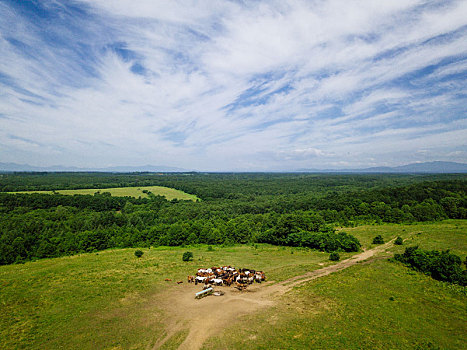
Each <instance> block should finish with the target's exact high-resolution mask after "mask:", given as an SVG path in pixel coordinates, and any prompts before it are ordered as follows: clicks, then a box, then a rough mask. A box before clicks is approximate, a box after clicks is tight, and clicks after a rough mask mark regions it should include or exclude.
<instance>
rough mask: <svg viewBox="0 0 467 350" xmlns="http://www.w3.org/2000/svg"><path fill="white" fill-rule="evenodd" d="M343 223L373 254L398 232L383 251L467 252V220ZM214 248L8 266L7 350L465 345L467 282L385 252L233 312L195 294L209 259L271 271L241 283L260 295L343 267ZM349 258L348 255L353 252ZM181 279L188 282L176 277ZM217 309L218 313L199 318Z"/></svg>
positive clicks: (312, 254)
mask: <svg viewBox="0 0 467 350" xmlns="http://www.w3.org/2000/svg"><path fill="white" fill-rule="evenodd" d="M344 230H345V231H347V232H351V233H352V234H353V235H355V236H356V237H357V238H358V239H359V240H360V241H361V242H362V245H363V248H364V249H372V248H374V247H375V246H374V245H372V244H371V241H372V239H373V237H374V236H376V235H378V234H381V235H382V236H383V238H384V240H385V242H388V241H390V240H392V239H394V238H396V237H397V236H401V237H402V238H403V239H405V241H404V244H403V245H402V246H394V245H393V244H388V245H387V247H388V248H387V249H383V250H382V251H381V253H380V254H379V256H378V257H381V258H384V257H388V256H391V255H392V253H393V252H401V251H403V249H404V247H405V246H407V245H408V244H418V245H420V247H422V248H424V249H451V251H452V252H454V253H456V254H458V255H460V256H461V257H462V260H464V259H465V256H466V254H467V234H466V232H467V224H466V223H465V221H463V220H448V221H443V222H437V223H426V224H413V225H393V224H391V225H379V226H361V227H356V228H344ZM419 233H420V234H419ZM213 248H214V249H208V246H205V245H196V246H190V247H189V250H190V251H191V252H193V260H191V261H186V262H185V261H182V255H183V253H184V252H185V251H186V250H187V247H183V248H182V247H173V248H169V247H158V248H140V249H141V250H142V251H143V252H144V254H143V255H142V256H141V257H140V258H137V257H136V256H135V255H134V252H135V250H136V249H134V248H133V249H114V250H105V251H101V252H98V253H89V254H79V255H75V256H71V257H61V258H55V259H42V260H38V261H35V262H27V263H25V264H16V265H7V266H0V288H1V293H0V349H12V348H28V349H44V348H54V349H55V348H67V349H96V348H99V349H106V348H113V349H128V348H132V349H148V348H149V349H151V348H154V347H156V348H157V347H158V346H161V347H162V348H177V347H178V346H179V345H180V344H186V343H187V342H188V344H191V345H192V348H197V347H202V348H206V349H219V348H229V349H237V348H242V349H250V348H251V349H271V348H275V349H277V348H294V349H309V348H334V349H337V348H339V349H341V348H348V349H353V348H355V349H357V348H368V349H370V348H371V349H375V348H376V349H377V348H407V349H409V348H417V347H419V348H424V349H425V348H430V346H431V347H432V348H437V347H440V348H452V349H457V348H461V346H462V344H465V343H466V341H467V337H466V334H467V326H466V324H467V312H466V308H465V305H466V303H467V297H466V292H465V287H464V288H462V287H459V286H454V287H453V286H451V285H448V284H446V283H442V282H439V281H435V280H433V279H431V278H430V277H428V276H425V275H423V274H420V273H417V272H415V271H412V270H410V269H408V268H406V267H405V266H403V265H401V264H398V263H394V262H389V261H387V260H384V259H383V260H378V257H376V259H374V260H372V261H368V262H362V263H359V264H355V265H354V266H352V267H349V268H348V269H345V270H342V271H339V272H335V273H333V274H330V275H328V276H323V277H321V278H318V279H315V280H311V281H308V282H304V283H302V284H300V285H299V286H296V287H294V288H292V289H291V290H289V291H288V292H286V293H285V294H277V295H276V294H274V293H272V294H271V295H270V296H269V297H268V299H264V298H263V299H261V300H259V299H258V303H257V306H255V307H252V308H251V311H254V312H249V310H246V308H241V309H240V310H243V311H241V312H239V310H233V311H232V310H230V309H228V308H226V309H225V310H223V309H222V308H221V307H218V306H220V305H222V303H223V301H222V300H227V299H223V298H227V297H224V296H219V297H215V296H209V297H206V298H204V299H201V300H195V299H194V291H199V290H200V289H201V288H198V287H199V286H194V284H191V283H190V284H188V283H187V282H186V276H187V275H190V274H193V271H196V269H197V268H198V267H199V266H219V265H232V266H239V267H241V266H254V267H255V268H257V269H258V270H262V271H264V272H265V273H266V274H267V277H268V281H269V282H266V283H261V284H256V285H255V288H254V289H252V290H250V289H247V290H246V291H245V292H239V291H236V290H235V289H234V288H232V287H230V290H234V291H235V293H238V294H236V295H234V297H235V298H237V297H240V298H241V296H242V293H247V295H248V298H250V299H252V300H254V299H255V296H256V295H258V298H259V295H260V294H261V293H260V292H261V291H262V290H266V289H267V288H271V290H274V288H275V287H274V286H276V285H279V284H280V283H279V282H281V281H285V280H287V279H289V278H292V277H294V276H300V275H304V274H306V273H308V272H310V271H314V270H318V269H321V268H323V267H327V266H330V265H333V264H334V262H331V261H329V259H328V258H329V254H328V253H325V252H318V251H313V250H309V249H305V248H290V247H276V246H271V245H266V244H258V245H236V246H232V247H221V246H214V247H213ZM292 253H293V254H292ZM340 255H341V260H345V259H347V258H349V257H351V256H352V255H353V253H344V252H341V253H340ZM166 279H169V280H171V281H166ZM180 280H183V281H185V282H184V283H182V284H177V283H176V281H180ZM218 288H220V289H221V290H229V289H227V288H229V287H218ZM258 288H259V289H258ZM255 293H256V294H255ZM235 298H234V299H235ZM237 299H238V298H237ZM229 300H230V301H232V302H233V299H229ZM177 303H179V304H182V305H189V306H190V307H187V308H186V317H185V318H184V320H185V321H183V320H182V321H181V322H180V320H179V319H176V318H175V317H174V313H172V312H171V307H172V306H173V305H176V304H177ZM229 303H230V302H229ZM225 304H226V303H224V305H225ZM227 304H228V303H227ZM252 305H254V304H252ZM207 307H209V309H214V310H219V311H218V312H217V313H213V314H210V315H205V314H203V313H202V312H199V313H198V311H200V310H204V309H206V308H207ZM182 316H184V315H182ZM197 317H199V319H198V318H197ZM203 320H204V321H207V320H211V321H212V326H213V327H216V332H217V333H216V334H215V336H214V337H211V338H208V339H207V340H206V341H202V340H200V339H198V342H197V339H196V336H195V333H194V332H193V328H192V327H193V326H192V325H193V324H198V325H203V322H204V321H203ZM192 321H197V322H192ZM227 321H228V322H227ZM167 329H172V330H173V331H172V332H167ZM163 340H164V341H163Z"/></svg>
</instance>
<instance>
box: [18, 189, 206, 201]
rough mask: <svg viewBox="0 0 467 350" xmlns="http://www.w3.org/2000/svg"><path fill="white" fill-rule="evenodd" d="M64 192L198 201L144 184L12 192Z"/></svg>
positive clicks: (173, 191) (66, 193)
mask: <svg viewBox="0 0 467 350" xmlns="http://www.w3.org/2000/svg"><path fill="white" fill-rule="evenodd" d="M54 192H55V193H59V194H64V195H68V196H73V195H75V194H81V195H86V194H90V195H93V194H95V193H96V192H98V193H105V192H108V193H110V194H111V195H112V196H114V197H134V198H138V197H141V198H148V192H151V193H153V194H154V195H155V196H163V197H165V198H166V199H167V200H169V201H170V200H172V199H179V200H191V201H196V200H198V197H196V196H195V195H192V194H188V193H185V192H183V191H180V190H176V189H174V188H169V187H163V186H142V187H113V188H83V189H76V190H54V191H17V192H12V193H46V194H53V193H54Z"/></svg>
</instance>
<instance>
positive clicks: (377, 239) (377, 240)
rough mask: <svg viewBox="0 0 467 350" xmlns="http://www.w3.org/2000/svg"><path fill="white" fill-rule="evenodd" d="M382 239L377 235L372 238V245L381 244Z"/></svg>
mask: <svg viewBox="0 0 467 350" xmlns="http://www.w3.org/2000/svg"><path fill="white" fill-rule="evenodd" d="M383 243H384V239H383V237H382V236H381V235H377V236H376V237H375V238H373V244H383Z"/></svg>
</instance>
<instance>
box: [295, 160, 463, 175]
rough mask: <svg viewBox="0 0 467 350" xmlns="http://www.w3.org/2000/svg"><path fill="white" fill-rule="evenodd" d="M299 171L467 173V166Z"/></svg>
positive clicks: (432, 164)
mask: <svg viewBox="0 0 467 350" xmlns="http://www.w3.org/2000/svg"><path fill="white" fill-rule="evenodd" d="M298 171H299V172H310V173H437V174H439V173H467V164H466V163H456V162H442V161H436V162H425V163H412V164H407V165H401V166H396V167H386V166H382V167H372V168H362V169H300V170H298Z"/></svg>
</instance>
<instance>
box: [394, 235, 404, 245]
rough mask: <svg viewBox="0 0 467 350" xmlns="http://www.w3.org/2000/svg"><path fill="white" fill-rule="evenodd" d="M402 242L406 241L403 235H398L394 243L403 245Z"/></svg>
mask: <svg viewBox="0 0 467 350" xmlns="http://www.w3.org/2000/svg"><path fill="white" fill-rule="evenodd" d="M402 243H404V241H403V240H402V237H400V236H399V237H397V238H396V240H395V241H394V244H397V245H402Z"/></svg>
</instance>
